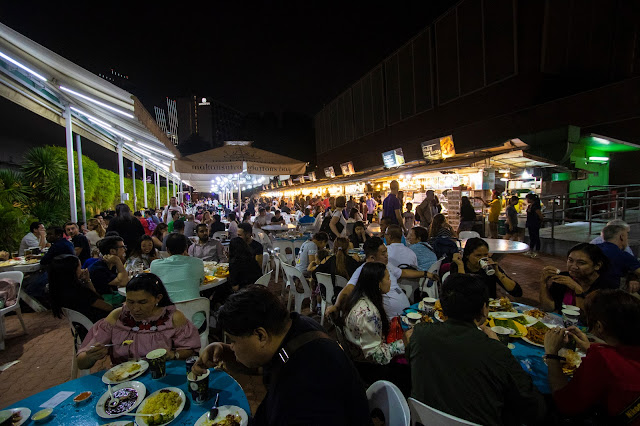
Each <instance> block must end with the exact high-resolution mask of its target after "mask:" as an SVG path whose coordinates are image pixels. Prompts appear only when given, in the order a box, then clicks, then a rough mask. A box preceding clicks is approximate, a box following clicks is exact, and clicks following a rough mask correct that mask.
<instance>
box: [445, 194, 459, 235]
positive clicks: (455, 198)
mask: <svg viewBox="0 0 640 426" xmlns="http://www.w3.org/2000/svg"><path fill="white" fill-rule="evenodd" d="M461 198H462V191H460V187H457V188H453V189H451V190H449V191H447V222H448V223H449V225H451V227H452V228H453V229H454V230H457V229H458V226H460V199H461Z"/></svg>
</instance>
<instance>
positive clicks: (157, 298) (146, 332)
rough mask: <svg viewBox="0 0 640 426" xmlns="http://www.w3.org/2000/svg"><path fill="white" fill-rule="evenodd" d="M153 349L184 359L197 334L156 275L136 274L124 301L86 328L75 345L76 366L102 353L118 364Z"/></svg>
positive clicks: (194, 347)
mask: <svg viewBox="0 0 640 426" xmlns="http://www.w3.org/2000/svg"><path fill="white" fill-rule="evenodd" d="M127 343H129V344H127ZM105 345H113V346H111V347H106V346H105ZM154 349H166V351H167V355H166V357H167V359H168V360H172V359H173V360H177V359H186V358H189V357H190V356H193V355H195V354H196V351H197V350H198V349H200V335H199V334H198V330H197V329H196V327H195V326H194V325H193V324H192V323H191V321H189V320H188V319H187V318H186V317H185V316H184V314H183V313H182V312H180V311H178V310H177V309H176V307H175V305H174V304H173V302H172V301H171V299H170V298H169V295H168V294H167V289H166V288H165V287H164V284H162V281H161V280H160V278H158V276H157V275H155V274H151V273H147V274H138V275H136V276H135V277H133V278H132V279H131V280H130V281H129V283H128V284H127V301H126V303H125V305H123V306H122V308H118V309H115V310H113V311H112V312H111V313H110V314H109V316H108V317H107V318H105V319H102V320H100V321H98V322H97V323H95V324H94V325H93V327H91V330H89V334H87V337H86V338H85V339H84V341H83V342H82V346H81V347H80V349H78V356H77V360H78V368H80V369H87V368H91V367H93V365H94V364H95V363H96V362H97V361H99V360H100V359H102V358H104V357H105V356H106V355H109V357H110V358H111V362H112V364H120V363H122V362H125V361H128V360H129V359H131V358H133V359H140V358H143V357H144V356H145V355H146V354H147V353H149V352H150V351H152V350H154Z"/></svg>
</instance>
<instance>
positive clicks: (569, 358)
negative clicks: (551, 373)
mask: <svg viewBox="0 0 640 426" xmlns="http://www.w3.org/2000/svg"><path fill="white" fill-rule="evenodd" d="M558 355H560V356H563V357H565V358H566V360H565V361H563V362H562V372H563V373H564V374H565V375H567V376H569V377H573V373H574V372H575V371H576V370H577V369H578V367H580V364H582V357H583V356H584V355H580V354H579V353H578V352H576V351H572V350H571V349H566V348H562V349H560V350H559V351H558Z"/></svg>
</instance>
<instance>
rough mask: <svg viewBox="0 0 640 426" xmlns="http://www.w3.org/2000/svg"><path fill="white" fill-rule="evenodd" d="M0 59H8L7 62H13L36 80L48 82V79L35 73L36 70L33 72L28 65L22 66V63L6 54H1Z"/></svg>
mask: <svg viewBox="0 0 640 426" xmlns="http://www.w3.org/2000/svg"><path fill="white" fill-rule="evenodd" d="M0 57H2V58H3V59H6V60H7V61H9V62H11V63H12V64H13V65H15V66H16V67H18V68H21V69H23V70H25V71H26V72H28V73H29V74H31V75H33V76H34V77H36V78H39V79H40V80H42V81H47V78H46V77H44V76H42V75H40V74H38V73H37V72H35V71H34V70H32V69H31V68H29V67H28V66H26V65H22V64H21V63H20V62H18V61H16V60H15V59H13V58H11V57H9V56H7V55H5V54H4V53H2V52H0Z"/></svg>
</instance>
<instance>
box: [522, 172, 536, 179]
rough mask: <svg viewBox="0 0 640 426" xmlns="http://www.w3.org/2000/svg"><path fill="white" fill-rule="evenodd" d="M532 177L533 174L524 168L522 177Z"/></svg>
mask: <svg viewBox="0 0 640 426" xmlns="http://www.w3.org/2000/svg"><path fill="white" fill-rule="evenodd" d="M532 177H533V175H532V174H530V173H528V172H527V171H526V170H525V171H524V172H522V179H531V178H532Z"/></svg>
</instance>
